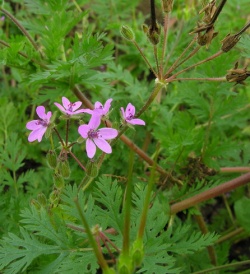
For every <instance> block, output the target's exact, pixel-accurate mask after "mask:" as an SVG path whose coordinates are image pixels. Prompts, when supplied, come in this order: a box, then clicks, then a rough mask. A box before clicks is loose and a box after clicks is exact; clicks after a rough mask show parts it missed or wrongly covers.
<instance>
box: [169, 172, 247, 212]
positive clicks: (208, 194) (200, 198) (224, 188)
mask: <svg viewBox="0 0 250 274" xmlns="http://www.w3.org/2000/svg"><path fill="white" fill-rule="evenodd" d="M249 182H250V172H249V173H247V174H244V175H242V176H240V177H238V178H235V179H233V180H231V181H228V182H226V183H224V184H221V185H219V186H216V187H213V188H211V189H208V190H206V191H204V192H202V193H200V194H197V195H195V196H193V197H191V198H188V199H186V200H183V201H181V202H179V203H176V204H173V205H172V206H171V208H170V213H171V214H176V213H178V212H180V211H183V210H185V209H187V208H190V207H193V206H195V205H197V204H199V203H201V202H204V201H206V200H209V199H212V198H214V197H217V196H219V195H221V194H223V193H226V192H229V191H232V190H233V189H235V188H238V187H240V186H243V185H245V184H248V183H249Z"/></svg>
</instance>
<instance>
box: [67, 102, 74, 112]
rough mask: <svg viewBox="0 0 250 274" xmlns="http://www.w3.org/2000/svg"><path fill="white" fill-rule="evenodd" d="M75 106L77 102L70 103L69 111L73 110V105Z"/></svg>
mask: <svg viewBox="0 0 250 274" xmlns="http://www.w3.org/2000/svg"><path fill="white" fill-rule="evenodd" d="M74 106H75V103H70V104H69V105H68V111H71V112H73V107H74Z"/></svg>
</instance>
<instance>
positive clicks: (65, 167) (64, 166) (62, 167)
mask: <svg viewBox="0 0 250 274" xmlns="http://www.w3.org/2000/svg"><path fill="white" fill-rule="evenodd" d="M58 171H59V172H60V174H61V175H62V177H63V178H64V179H68V178H69V176H70V172H71V170H70V166H69V162H68V160H63V161H60V162H59V164H58Z"/></svg>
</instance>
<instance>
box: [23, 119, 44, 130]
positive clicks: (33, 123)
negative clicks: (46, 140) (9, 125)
mask: <svg viewBox="0 0 250 274" xmlns="http://www.w3.org/2000/svg"><path fill="white" fill-rule="evenodd" d="M40 127H41V125H40V124H39V120H32V121H30V122H28V123H27V124H26V128H27V129H29V130H37V129H39V128H40Z"/></svg>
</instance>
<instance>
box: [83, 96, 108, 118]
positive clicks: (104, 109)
mask: <svg viewBox="0 0 250 274" xmlns="http://www.w3.org/2000/svg"><path fill="white" fill-rule="evenodd" d="M112 101H113V99H112V98H110V99H108V100H107V101H106V102H105V104H104V106H103V105H102V103H100V102H98V101H97V102H95V108H94V110H92V109H85V110H84V112H86V113H88V114H91V115H92V114H93V113H96V114H98V115H100V116H104V115H106V114H107V113H108V112H109V109H110V107H111V102H112Z"/></svg>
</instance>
